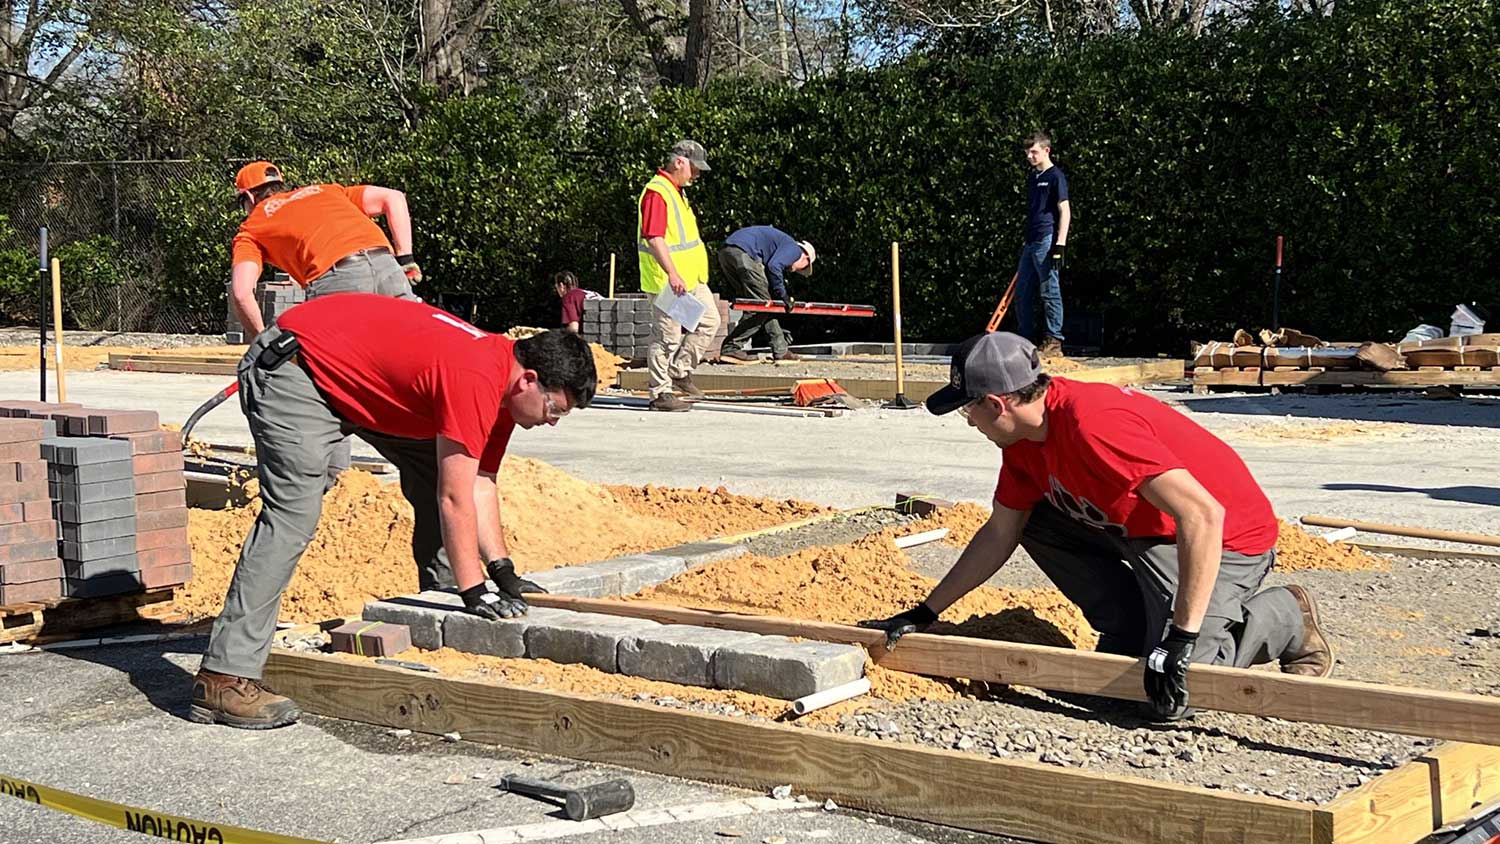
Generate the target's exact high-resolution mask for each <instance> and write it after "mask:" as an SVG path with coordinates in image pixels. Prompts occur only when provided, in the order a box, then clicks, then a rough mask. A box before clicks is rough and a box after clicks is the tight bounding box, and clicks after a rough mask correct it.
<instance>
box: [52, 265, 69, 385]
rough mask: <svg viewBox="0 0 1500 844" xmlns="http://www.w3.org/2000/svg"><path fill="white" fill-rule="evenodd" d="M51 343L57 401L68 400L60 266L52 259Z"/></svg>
mask: <svg viewBox="0 0 1500 844" xmlns="http://www.w3.org/2000/svg"><path fill="white" fill-rule="evenodd" d="M52 334H53V335H54V336H53V338H52V342H53V343H55V344H56V348H57V400H58V401H60V402H64V401H67V400H68V385H67V383H65V381H64V380H63V329H62V265H61V264H60V263H58V261H57V259H56V258H53V259H52Z"/></svg>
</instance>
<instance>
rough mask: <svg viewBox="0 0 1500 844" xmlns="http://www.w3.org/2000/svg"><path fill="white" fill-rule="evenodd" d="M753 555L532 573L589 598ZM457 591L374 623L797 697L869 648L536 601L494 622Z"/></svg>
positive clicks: (678, 553)
mask: <svg viewBox="0 0 1500 844" xmlns="http://www.w3.org/2000/svg"><path fill="white" fill-rule="evenodd" d="M743 553H745V550H744V546H740V545H731V544H726V543H713V542H700V543H689V544H687V545H681V546H677V547H675V548H669V549H663V550H662V551H660V552H655V553H652V554H640V555H632V556H628V557H616V558H614V559H611V560H600V561H597V562H594V563H588V564H584V565H579V566H567V567H563V568H558V569H553V570H551V571H547V572H539V573H537V574H535V575H528V576H529V577H531V578H532V579H533V580H535V581H537V582H538V583H540V584H541V585H542V586H544V587H546V588H547V589H548V590H550V591H552V592H556V593H560V594H570V595H579V596H586V597H603V596H607V595H619V594H630V593H633V592H636V591H638V590H640V589H642V588H644V587H646V586H650V585H654V584H655V583H660V582H662V581H665V580H667V579H669V578H670V577H672V576H673V575H675V574H677V573H679V572H681V571H683V570H685V569H686V568H688V567H691V566H692V565H700V564H702V563H704V562H708V561H710V560H713V559H725V558H728V557H733V556H739V555H740V554H743ZM461 607H462V602H461V601H460V600H459V598H458V596H457V595H455V594H453V593H451V592H422V593H420V594H418V595H411V596H406V597H400V598H392V599H390V600H386V601H375V602H372V603H370V604H367V605H366V606H365V611H364V617H365V619H366V620H367V621H386V622H392V623H396V624H405V625H407V626H408V627H409V628H410V629H411V641H412V644H413V645H415V646H417V647H419V648H424V649H428V650H435V649H437V648H440V647H449V648H453V649H455V650H460V651H464V652H467V653H475V654H485V655H489V656H500V657H528V658H531V659H546V660H550V661H552V662H559V663H576V664H583V665H589V666H592V667H594V668H597V669H599V670H601V671H608V672H612V673H619V674H628V675H631V676H635V677H643V678H646V679H650V680H663V681H667V682H672V683H681V684H684V685H692V686H704V687H709V688H721V689H737V690H740V691H746V692H753V693H755V694H761V695H766V696H769V697H777V698H783V699H786V700H792V699H795V698H798V697H802V696H803V695H808V694H812V693H813V692H818V691H822V690H824V689H828V688H832V687H834V686H838V685H842V684H843V683H848V682H851V681H854V680H857V679H859V678H860V677H861V676H863V675H864V662H865V652H864V649H863V648H860V647H857V646H853V645H840V644H834V643H829V642H805V641H795V640H792V639H789V638H787V637H785V636H762V635H759V634H756V633H745V632H740V631H735V630H717V629H713V628H707V627H694V626H691V625H682V624H659V623H657V622H655V621H650V620H648V619H639V618H629V617H624V616H616V615H607V614H603V613H580V612H573V611H570V610H558V609H550V608H546V607H532V608H531V611H530V612H529V613H527V614H526V615H525V616H523V617H521V618H517V619H506V620H502V621H498V622H497V621H487V620H484V619H481V618H478V617H477V616H472V615H468V614H467V613H464V612H461V611H460V610H461Z"/></svg>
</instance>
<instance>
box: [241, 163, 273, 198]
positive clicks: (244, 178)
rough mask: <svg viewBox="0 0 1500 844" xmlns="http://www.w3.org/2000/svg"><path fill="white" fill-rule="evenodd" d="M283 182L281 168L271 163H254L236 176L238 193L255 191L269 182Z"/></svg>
mask: <svg viewBox="0 0 1500 844" xmlns="http://www.w3.org/2000/svg"><path fill="white" fill-rule="evenodd" d="M279 181H282V177H281V168H280V167H277V166H276V165H275V164H272V163H271V162H269V161H252V162H250V163H249V164H246V165H245V166H244V167H241V168H240V171H239V172H238V173H235V174H234V189H235V192H236V193H244V192H245V191H248V190H254V189H255V188H258V187H260V186H261V185H264V184H267V183H269V182H279Z"/></svg>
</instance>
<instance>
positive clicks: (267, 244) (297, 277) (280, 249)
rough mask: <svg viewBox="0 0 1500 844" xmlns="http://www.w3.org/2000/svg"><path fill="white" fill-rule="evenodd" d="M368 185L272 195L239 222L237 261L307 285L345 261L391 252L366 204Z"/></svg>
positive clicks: (310, 188)
mask: <svg viewBox="0 0 1500 844" xmlns="http://www.w3.org/2000/svg"><path fill="white" fill-rule="evenodd" d="M364 196H365V185H355V186H354V187H352V188H346V187H344V186H343V185H333V184H329V185H308V186H307V187H305V188H298V189H297V190H294V191H288V192H286V193H278V194H275V195H274V196H268V197H266V198H265V199H263V200H261V202H260V204H258V205H256V206H255V208H254V210H252V211H251V212H250V216H248V217H246V218H245V221H244V222H243V223H240V230H239V231H238V232H236V233H235V235H234V245H233V248H232V253H233V262H234V263H236V264H239V263H244V262H251V263H254V264H255V265H256V266H257V267H258V266H260V265H261V264H262V263H270V264H271V265H272V266H276V267H280V268H281V269H283V270H285V271H286V274H287V275H289V276H291V277H292V279H293V280H294V281H296V282H297V283H298V284H300V285H302V286H303V287H306V286H307V285H308V284H309V283H310V282H311V281H312V280H313V279H315V278H317V277H318V276H320V275H322V274H323V273H326V272H328V270H329V268H330V267H332V266H333V265H334V264H336V263H338V262H339V261H340V260H341V259H343V258H346V257H348V256H350V255H353V254H354V253H355V252H359V251H361V250H364V249H378V248H382V247H383V248H385V249H390V248H391V242H390V241H389V240H387V239H386V236H385V232H383V231H381V230H380V226H377V225H375V221H374V220H371V219H370V218H369V216H368V215H367V214H365V212H364V210H363V209H362V208H361V204H362V203H363V202H364Z"/></svg>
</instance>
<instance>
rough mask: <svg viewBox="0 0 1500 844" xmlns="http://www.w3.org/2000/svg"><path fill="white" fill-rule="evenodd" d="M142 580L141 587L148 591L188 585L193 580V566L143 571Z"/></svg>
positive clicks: (180, 565)
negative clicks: (181, 584)
mask: <svg viewBox="0 0 1500 844" xmlns="http://www.w3.org/2000/svg"><path fill="white" fill-rule="evenodd" d="M140 578H141V585H142V586H144V587H146V588H147V589H160V588H161V587H163V586H176V585H177V584H179V583H187V582H188V581H190V580H192V579H193V564H192V563H178V564H177V565H175V566H158V567H157V568H154V569H141V573H140Z"/></svg>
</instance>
